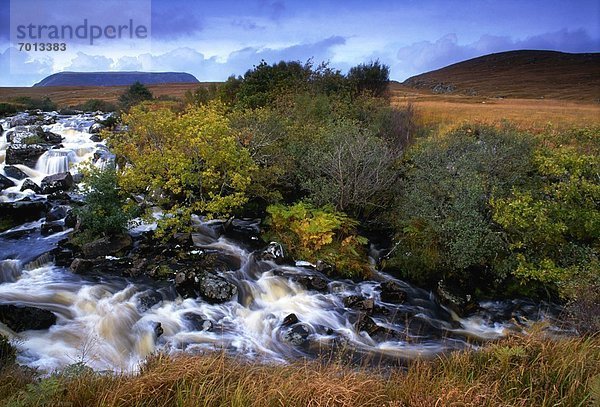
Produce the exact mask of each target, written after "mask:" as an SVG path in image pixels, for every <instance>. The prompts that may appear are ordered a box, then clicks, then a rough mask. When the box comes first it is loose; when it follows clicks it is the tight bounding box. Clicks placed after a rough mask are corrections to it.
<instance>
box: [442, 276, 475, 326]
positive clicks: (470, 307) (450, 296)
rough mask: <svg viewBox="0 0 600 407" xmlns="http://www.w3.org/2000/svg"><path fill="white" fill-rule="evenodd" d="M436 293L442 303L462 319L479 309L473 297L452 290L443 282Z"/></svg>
mask: <svg viewBox="0 0 600 407" xmlns="http://www.w3.org/2000/svg"><path fill="white" fill-rule="evenodd" d="M436 293H437V295H438V298H439V301H440V303H441V304H442V305H444V306H446V307H448V308H450V309H451V310H452V311H454V312H455V313H456V314H457V315H458V316H460V317H465V316H467V315H468V314H471V313H473V312H475V311H477V310H478V309H479V304H477V302H475V301H473V298H472V297H471V295H469V294H466V295H465V294H462V293H459V290H451V289H450V288H449V287H447V286H446V284H445V283H444V281H442V280H440V281H438V285H437V289H436Z"/></svg>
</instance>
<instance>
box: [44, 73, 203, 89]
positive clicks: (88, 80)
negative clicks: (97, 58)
mask: <svg viewBox="0 0 600 407" xmlns="http://www.w3.org/2000/svg"><path fill="white" fill-rule="evenodd" d="M134 82H141V83H143V84H144V85H154V84H161V83H197V82H198V79H196V77H195V76H194V75H191V74H189V73H185V72H59V73H55V74H53V75H50V76H47V77H46V78H44V79H42V80H41V81H40V82H38V83H36V84H35V85H33V86H124V85H131V84H133V83H134Z"/></svg>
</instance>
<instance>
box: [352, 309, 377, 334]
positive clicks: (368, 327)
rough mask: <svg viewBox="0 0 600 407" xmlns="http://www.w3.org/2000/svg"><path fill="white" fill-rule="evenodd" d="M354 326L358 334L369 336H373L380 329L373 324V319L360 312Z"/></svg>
mask: <svg viewBox="0 0 600 407" xmlns="http://www.w3.org/2000/svg"><path fill="white" fill-rule="evenodd" d="M354 326H355V327H356V330H357V331H358V332H361V331H363V332H366V333H368V334H369V336H372V335H374V334H375V333H377V332H378V331H379V330H380V329H381V327H380V326H379V325H377V324H376V323H375V321H374V320H373V318H371V317H370V316H368V315H367V314H366V313H365V312H361V313H360V314H359V315H358V319H357V321H356V324H355V325H354Z"/></svg>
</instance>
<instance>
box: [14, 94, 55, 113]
mask: <svg viewBox="0 0 600 407" xmlns="http://www.w3.org/2000/svg"><path fill="white" fill-rule="evenodd" d="M11 101H12V102H14V103H16V104H18V105H21V106H23V108H24V109H25V110H43V111H45V112H49V111H53V110H56V109H57V106H56V103H54V102H53V101H52V100H51V99H50V98H49V97H45V98H43V99H35V98H31V97H29V96H18V97H15V98H13V99H12V100H11Z"/></svg>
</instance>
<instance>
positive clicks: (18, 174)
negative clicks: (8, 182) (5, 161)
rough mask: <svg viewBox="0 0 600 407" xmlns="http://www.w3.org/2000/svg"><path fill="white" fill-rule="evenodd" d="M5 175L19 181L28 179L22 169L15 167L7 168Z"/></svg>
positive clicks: (8, 166) (9, 166)
mask: <svg viewBox="0 0 600 407" xmlns="http://www.w3.org/2000/svg"><path fill="white" fill-rule="evenodd" d="M4 173H5V174H6V175H7V176H9V177H11V178H14V179H18V180H19V181H20V180H22V179H25V178H27V174H25V173H24V172H23V171H22V170H21V169H19V168H17V167H15V166H14V165H7V166H5V167H4Z"/></svg>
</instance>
